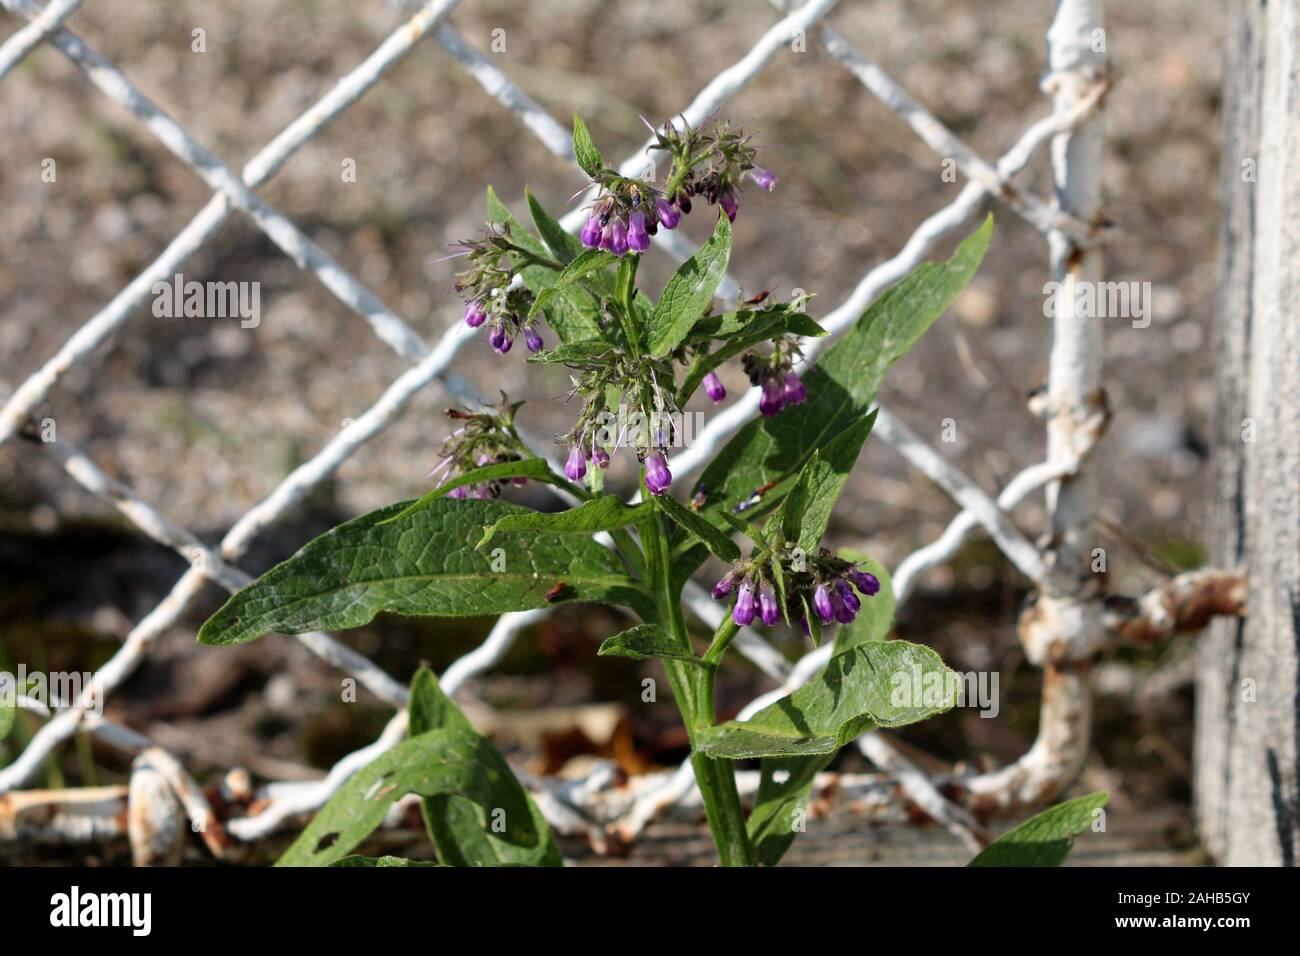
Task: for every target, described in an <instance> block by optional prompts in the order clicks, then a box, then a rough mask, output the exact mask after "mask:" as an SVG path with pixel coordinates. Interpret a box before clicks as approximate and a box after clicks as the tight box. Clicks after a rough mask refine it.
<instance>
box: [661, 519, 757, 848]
mask: <svg viewBox="0 0 1300 956" xmlns="http://www.w3.org/2000/svg"><path fill="white" fill-rule="evenodd" d="M642 540H643V541H644V543H645V546H646V562H647V565H648V568H649V571H650V576H651V579H652V581H653V584H654V591H655V600H656V603H657V607H658V612H659V624H660V626H661V627H663V628H664V630H665V631H667V632H668V633H669V635H670V636H672V638H673V639H674V640H675V641H676V642H677V643H678V644H679V645H681V647H682V648H683V649H685V650H687V651H689V652H690V653H692V654H693V653H694V649H693V648H692V647H691V642H690V638H689V637H688V636H687V634H686V621H685V618H684V616H683V614H682V604H681V595H680V594H674V593H673V586H672V577H671V572H672V563H671V561H670V558H669V548H668V534H667V530H666V528H665V527H664V518H663V515H661V514H656V515H655V516H654V520H653V521H652V522H647V523H646V524H645V526H644V528H643V530H642ZM733 626H734V625H733ZM723 631H725V627H724V628H720V629H719V632H720V633H721V632H723ZM732 636H734V631H733V634H732ZM726 640H728V641H729V640H730V637H728V638H727V639H726ZM717 643H718V639H717V637H715V639H714V646H715V647H716V646H717ZM711 649H712V648H711ZM718 656H719V657H720V656H721V649H720V650H719V651H718ZM664 668H665V670H666V671H667V672H668V683H669V684H670V685H671V687H672V690H673V697H674V699H675V700H676V701H677V709H678V710H679V711H681V715H682V720H683V722H684V723H685V724H686V734H687V737H688V738H689V739H690V742H691V750H692V753H691V766H692V767H693V768H694V770H695V782H696V784H697V785H698V786H699V788H700V794H701V796H702V797H703V798H704V814H705V816H706V817H707V818H708V821H709V830H710V832H711V833H712V834H713V842H714V843H715V844H716V845H717V848H718V856H719V858H720V859H721V861H722V865H723V866H755V865H756V861H755V857H754V849H753V847H752V846H751V844H750V842H749V836H748V835H747V834H746V832H745V815H744V811H743V810H742V809H741V806H740V793H739V791H737V789H736V775H735V772H734V770H733V769H732V766H731V761H729V760H718V759H715V758H712V757H706V756H705V755H704V754H702V753H698V752H696V751H695V741H696V737H697V736H698V735H699V733H700V732H701V731H702V730H704V729H706V728H708V727H712V726H713V725H714V722H715V713H714V704H713V675H714V672H715V670H716V669H717V664H716V661H711V662H705V661H701V662H699V663H693V662H688V661H675V660H665V661H664Z"/></svg>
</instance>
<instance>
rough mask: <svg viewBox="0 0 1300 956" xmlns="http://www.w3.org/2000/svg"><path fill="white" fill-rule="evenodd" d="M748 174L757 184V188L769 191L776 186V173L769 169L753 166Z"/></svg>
mask: <svg viewBox="0 0 1300 956" xmlns="http://www.w3.org/2000/svg"><path fill="white" fill-rule="evenodd" d="M749 176H750V178H751V179H753V180H754V182H756V183H757V184H758V188H759V189H765V190H767V191H768V192H771V191H772V190H773V188H775V186H776V173H774V172H772V170H770V169H764V168H763V167H762V166H755V167H754V168H753V169H751V170H750V171H749Z"/></svg>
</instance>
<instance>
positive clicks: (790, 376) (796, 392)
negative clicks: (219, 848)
mask: <svg viewBox="0 0 1300 956" xmlns="http://www.w3.org/2000/svg"><path fill="white" fill-rule="evenodd" d="M781 397H782V398H784V399H785V403H786V404H787V405H801V404H803V403H804V402H805V401H806V400H807V399H808V389H806V388H805V387H804V384H803V380H802V379H801V378H799V376H798V375H796V374H794V372H786V373H785V382H784V385H783V386H782V389H781Z"/></svg>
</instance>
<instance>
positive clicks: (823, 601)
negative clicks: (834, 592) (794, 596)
mask: <svg viewBox="0 0 1300 956" xmlns="http://www.w3.org/2000/svg"><path fill="white" fill-rule="evenodd" d="M813 610H814V611H816V612H817V616H818V617H819V618H821V619H822V620H823V621H826V622H828V623H829V622H830V621H832V620H834V618H835V608H834V606H832V604H831V592H830V591H828V590H826V585H824V584H819V585H817V588H816V590H814V591H813Z"/></svg>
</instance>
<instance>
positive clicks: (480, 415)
mask: <svg viewBox="0 0 1300 956" xmlns="http://www.w3.org/2000/svg"><path fill="white" fill-rule="evenodd" d="M522 404H523V402H511V401H510V400H509V399H508V398H506V396H505V395H504V394H502V396H501V401H500V402H499V403H497V404H495V405H488V406H486V407H485V408H484V410H483V411H479V412H468V411H464V410H462V409H458V408H451V409H448V410H447V417H448V418H450V419H451V420H452V421H453V422H456V423H457V427H456V428H455V429H454V430H453V431H452V432H451V434H450V435H448V436H447V437H446V438H445V439H443V442H442V445H441V447H440V448H439V450H438V454H439V458H438V463H437V464H436V465H435V466H434V467H433V470H432V471H430V472H429V477H430V478H433V479H436V480H437V482H438V483H439V484H444V483H446V482H447V481H448V479H451V478H454V477H455V476H457V475H459V474H465V473H468V472H471V471H473V470H475V469H476V468H483V467H486V466H488V465H499V464H504V463H505V462H508V461H518V460H520V459H521V458H523V457H524V454H525V453H526V449H525V448H524V445H523V442H521V441H520V439H519V436H518V434H516V432H515V427H514V417H515V412H516V411H518V409H519V406H520V405H522ZM525 483H526V479H523V478H499V479H492V480H489V481H481V482H476V483H474V484H472V485H461V486H460V487H457V488H453V489H452V490H451V491H449V492H448V493H447V496H448V497H449V498H458V499H459V498H496V497H497V496H499V495H500V494H501V491H502V489H503V488H505V487H507V486H508V485H512V484H513V485H522V484H525Z"/></svg>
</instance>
